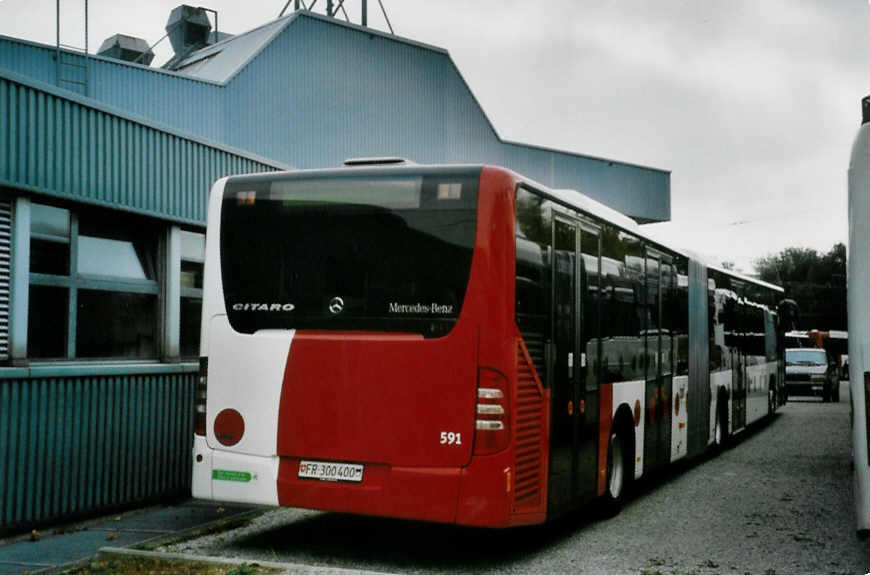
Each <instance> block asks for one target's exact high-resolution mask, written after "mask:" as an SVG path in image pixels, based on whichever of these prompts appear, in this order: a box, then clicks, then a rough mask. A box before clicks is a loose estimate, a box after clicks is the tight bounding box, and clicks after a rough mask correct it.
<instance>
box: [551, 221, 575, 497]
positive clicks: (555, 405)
mask: <svg viewBox="0 0 870 575" xmlns="http://www.w3.org/2000/svg"><path fill="white" fill-rule="evenodd" d="M553 234H554V238H553V239H554V241H553V246H554V248H555V249H554V258H553V282H552V286H553V297H552V299H551V301H552V302H553V343H552V347H551V352H550V353H549V354H548V356H549V361H550V362H551V365H550V366H549V369H550V373H552V378H551V382H552V388H551V401H550V405H551V416H550V422H551V428H550V474H549V486H548V491H549V496H548V500H549V501H548V505H549V509H550V512H551V513H558V512H559V511H560V510H564V509H566V508H567V507H570V506H571V504H572V503H574V501H575V494H576V493H577V489H576V484H577V471H576V470H577V452H576V449H575V443H576V441H577V437H578V434H579V412H580V410H579V408H578V406H577V401H578V398H579V378H578V377H577V375H578V374H577V369H576V364H577V363H579V362H577V361H576V359H577V357H576V350H577V340H576V333H577V323H578V319H577V318H578V315H579V306H578V305H577V292H578V288H579V286H578V281H577V280H578V276H579V269H578V267H579V266H578V263H577V257H576V249H577V224H576V222H573V221H571V220H568V219H560V218H558V217H557V218H555V219H554V224H553Z"/></svg>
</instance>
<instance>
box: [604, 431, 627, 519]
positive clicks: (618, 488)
mask: <svg viewBox="0 0 870 575" xmlns="http://www.w3.org/2000/svg"><path fill="white" fill-rule="evenodd" d="M625 448H626V446H625V443H624V442H623V440H622V434H621V433H619V432H618V431H613V432H612V433H611V434H610V441H609V442H608V445H607V485H606V489H605V491H604V506H605V511H606V512H607V514H608V515H610V516H613V515H616V514H617V513H619V511H620V509H622V503H623V501H625V491H626V486H627V483H628V476H627V466H626V464H625V454H626V451H625Z"/></svg>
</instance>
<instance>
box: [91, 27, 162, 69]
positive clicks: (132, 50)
mask: <svg viewBox="0 0 870 575" xmlns="http://www.w3.org/2000/svg"><path fill="white" fill-rule="evenodd" d="M97 55H98V56H104V57H106V58H114V59H116V60H124V61H125V62H138V63H140V64H144V65H146V66H148V65H149V64H151V60H153V59H154V52H153V51H152V50H151V49H150V48H149V47H148V42H146V41H145V40H143V39H142V38H136V37H134V36H127V35H125V34H115V35H114V36H112V37H111V38H106V40H105V41H104V42H103V43H102V44H100V49H99V50H97Z"/></svg>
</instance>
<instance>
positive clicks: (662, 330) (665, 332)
mask: <svg viewBox="0 0 870 575" xmlns="http://www.w3.org/2000/svg"><path fill="white" fill-rule="evenodd" d="M676 289H677V276H676V271H675V269H674V260H673V258H672V257H671V256H669V255H666V254H665V255H662V256H661V258H660V259H659V302H660V303H659V310H660V312H659V342H660V343H659V345H660V346H661V347H660V350H661V351H660V352H659V362H658V363H659V388H660V389H661V392H660V400H661V401H660V403H661V407H662V417H661V418H660V419H659V425H658V428H659V429H658V446H659V449H658V457H657V459H658V462H659V463H665V462H668V461H670V460H671V447H672V446H671V437H672V436H673V419H672V418H673V417H674V358H675V357H676V355H677V345H678V343H677V340H676V338H675V337H674V331H675V330H674V326H675V325H676V321H677V318H676V317H675V316H674V314H675V313H676V312H677V309H676V306H675V305H673V303H674V302H673V300H672V297H673V295H674V293H675V291H676Z"/></svg>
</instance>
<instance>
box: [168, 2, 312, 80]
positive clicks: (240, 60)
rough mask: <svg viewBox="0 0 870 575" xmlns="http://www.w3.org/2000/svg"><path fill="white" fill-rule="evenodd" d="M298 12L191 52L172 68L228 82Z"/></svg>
mask: <svg viewBox="0 0 870 575" xmlns="http://www.w3.org/2000/svg"><path fill="white" fill-rule="evenodd" d="M295 17H296V14H295V13H294V14H291V15H289V16H284V17H283V18H278V19H276V20H273V21H271V22H268V23H266V24H264V25H262V26H259V27H257V28H254V29H253V30H248V31H247V32H244V33H242V34H238V35H236V36H232V37H230V38H227V39H225V40H223V41H221V42H218V43H217V44H212V45H211V46H207V47H205V48H202V49H200V50H197V51H195V52H192V53H191V54H189V55H188V56H187V57H185V58H184V59H183V60H181V61H180V62H177V63H176V64H175V65H173V66H172V67H171V68H170V69H171V70H172V71H175V72H179V73H182V74H187V75H189V76H194V77H196V78H200V79H202V80H209V81H212V82H217V83H220V84H225V83H227V82H229V81H230V80H231V79H232V77H233V76H235V75H236V74H237V73H238V72H239V70H241V69H242V68H244V67H245V66H246V65H247V64H248V62H250V61H251V60H253V59H254V58H255V57H256V56H257V54H259V53H260V51H262V50H263V48H265V47H266V46H267V45H268V44H269V42H271V41H272V39H273V38H274V37H275V36H276V35H278V34H279V33H280V32H281V30H283V29H284V27H285V26H287V24H289V23H290V22H291V21H292V20H293V19H294V18H295Z"/></svg>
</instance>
